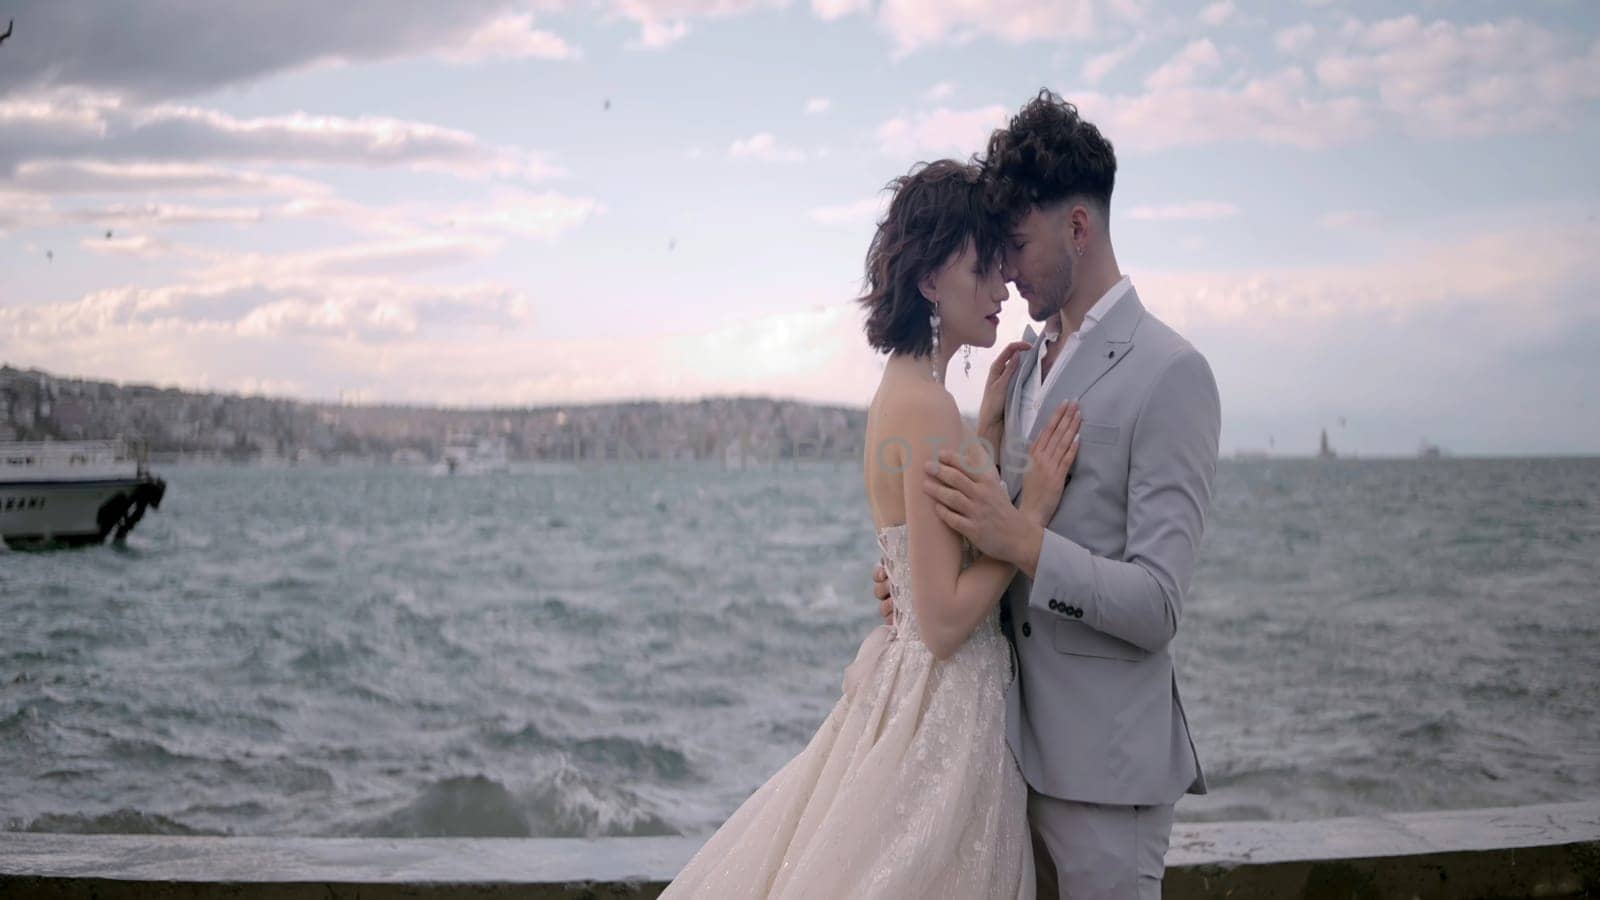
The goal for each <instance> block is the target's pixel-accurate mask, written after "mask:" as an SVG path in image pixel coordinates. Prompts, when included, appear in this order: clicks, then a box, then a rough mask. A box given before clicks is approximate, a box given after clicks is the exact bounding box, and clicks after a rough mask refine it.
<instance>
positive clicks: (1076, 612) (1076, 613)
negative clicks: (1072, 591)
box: [1072, 609, 1083, 619]
mask: <svg viewBox="0 0 1600 900" xmlns="http://www.w3.org/2000/svg"><path fill="white" fill-rule="evenodd" d="M1072 614H1073V615H1074V616H1076V617H1078V618H1080V619H1081V618H1083V610H1081V609H1075V610H1073V611H1072Z"/></svg>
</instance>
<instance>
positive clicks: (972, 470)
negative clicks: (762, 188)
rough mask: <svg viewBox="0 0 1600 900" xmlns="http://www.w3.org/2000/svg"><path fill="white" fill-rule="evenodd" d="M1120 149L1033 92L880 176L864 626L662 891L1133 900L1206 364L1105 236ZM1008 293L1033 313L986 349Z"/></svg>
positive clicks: (1203, 473)
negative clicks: (839, 681) (965, 395)
mask: <svg viewBox="0 0 1600 900" xmlns="http://www.w3.org/2000/svg"><path fill="white" fill-rule="evenodd" d="M1115 175H1116V157H1115V155H1114V154H1113V152H1112V148H1111V144H1110V142H1108V141H1107V140H1106V139H1105V138H1104V137H1103V136H1102V135H1101V134H1100V132H1099V130H1098V129H1096V128H1095V126H1094V125H1092V124H1090V123H1089V122H1087V121H1084V120H1083V119H1082V118H1081V117H1080V116H1079V114H1078V111H1077V109H1076V108H1075V107H1073V106H1072V104H1070V103H1066V102H1063V101H1062V100H1061V99H1059V98H1058V97H1056V96H1055V95H1054V94H1052V93H1050V92H1048V91H1041V92H1040V94H1039V95H1038V96H1037V97H1036V98H1034V99H1033V100H1031V101H1030V102H1029V103H1028V104H1027V105H1026V106H1024V107H1023V108H1022V109H1021V111H1019V112H1018V113H1017V115H1016V116H1015V117H1013V118H1012V120H1011V121H1010V123H1009V124H1008V126H1007V127H1005V128H1003V129H1000V130H998V131H996V132H995V133H994V134H993V136H992V137H991V138H990V141H989V146H988V148H987V152H986V154H985V155H984V156H983V158H982V159H981V161H980V162H978V163H975V164H966V163H960V162H955V161H951V160H943V161H939V162H935V163H931V164H928V165H925V166H919V167H918V168H916V169H913V171H912V173H911V174H909V175H907V176H905V177H903V178H899V179H896V181H895V182H894V183H893V185H892V187H893V190H894V197H893V199H892V201H891V202H890V205H889V210H888V213H887V214H886V215H885V217H884V219H883V221H882V222H881V223H880V224H879V226H878V230H877V233H876V235H875V236H874V237H873V240H872V244H871V247H870V248H869V250H868V252H867V293H866V295H865V296H864V297H862V298H861V299H860V302H861V304H862V306H863V307H864V308H865V311H866V333H867V340H868V342H869V343H870V344H871V345H872V346H873V347H874V348H876V349H878V350H881V351H884V352H886V353H888V354H889V358H888V361H887V363H886V364H885V366H884V372H883V378H882V381H881V382H880V383H879V385H878V389H877V393H876V395H875V396H874V397H873V400H872V404H871V406H870V408H869V410H868V414H867V446H866V453H865V459H864V465H865V484H866V493H867V499H868V502H869V503H870V505H871V508H872V514H873V519H874V521H875V523H876V525H877V526H878V527H877V537H878V542H879V545H880V547H881V548H882V551H883V561H882V565H881V566H880V567H879V570H878V572H877V573H876V574H875V578H876V592H877V595H878V598H879V601H880V611H881V612H882V613H883V616H884V620H885V622H884V625H883V626H882V627H879V628H877V629H875V630H874V631H873V632H872V633H871V634H870V635H869V636H868V637H867V638H866V640H865V641H864V642H863V643H862V645H861V649H860V651H859V652H858V653H857V655H856V658H855V660H854V662H852V663H851V664H850V665H849V667H847V668H846V670H845V673H844V690H843V695H842V696H841V697H840V699H839V701H838V703H837V704H836V705H835V706H834V708H833V710H832V711H831V712H830V713H829V715H828V717H827V719H826V720H825V721H824V722H823V723H822V726H821V727H820V728H819V729H818V731H817V733H816V735H815V736H814V737H813V738H812V739H811V741H810V743H809V744H807V746H806V747H805V749H804V750H802V751H801V752H800V754H799V755H798V756H796V757H795V758H794V759H793V760H791V761H790V762H789V763H788V764H786V765H785V766H784V767H783V768H782V769H781V770H780V771H779V772H778V773H777V774H776V775H774V776H773V777H772V778H771V779H770V780H769V781H768V782H767V783H766V784H764V785H762V786H761V787H760V788H759V789H757V790H756V792H755V793H754V794H753V795H751V796H750V798H749V799H747V800H746V801H745V802H744V804H743V805H741V806H740V807H739V809H738V810H737V811H735V812H734V813H733V815H732V816H731V817H730V818H729V819H728V820H727V822H725V823H724V824H723V826H722V827H721V828H720V829H719V830H718V831H717V832H716V834H715V835H713V836H712V837H711V839H710V840H709V841H708V842H707V843H706V844H705V845H704V846H703V847H702V848H701V849H700V851H699V852H698V853H696V854H695V856H694V858H693V859H691V860H690V861H689V863H688V865H687V866H685V868H684V869H683V871H682V872H681V873H680V874H679V876H678V878H677V879H676V880H675V881H674V882H673V883H672V885H670V886H669V887H668V888H667V890H666V892H665V893H664V894H663V895H662V896H663V897H664V898H680V897H696V898H708V900H725V898H728V900H731V898H747V897H749V898H757V897H759V898H825V900H842V898H886V900H923V898H951V900H986V898H995V900H999V898H1008V900H1009V898H1034V897H1038V898H1041V900H1045V898H1055V897H1060V898H1063V900H1102V898H1106V900H1109V898H1118V900H1123V898H1126V900H1147V898H1158V897H1159V896H1160V894H1161V878H1162V872H1163V867H1164V857H1165V854H1166V850H1167V844H1168V840H1169V837H1170V833H1171V828H1172V814H1173V805H1174V804H1175V803H1176V802H1177V800H1178V799H1179V798H1180V797H1181V796H1182V795H1183V794H1184V793H1186V792H1191V793H1204V792H1205V779H1204V777H1203V776H1202V774H1201V771H1200V764H1199V761H1198V759H1197V757H1196V755H1195V751H1194V745H1193V742H1192V740H1191V738H1190V735H1189V726H1188V722H1187V720H1186V719H1185V716H1184V712H1183V706H1182V704H1181V702H1180V701H1179V697H1178V684H1177V678H1176V675H1175V672H1174V669H1173V663H1172V656H1171V652H1170V646H1171V642H1172V640H1173V637H1174V636H1175V635H1176V633H1177V630H1178V623H1179V621H1180V620H1181V618H1182V613H1183V603H1184V595H1185V593H1186V592H1187V591H1188V587H1189V581H1190V576H1191V574H1192V573H1193V571H1194V565H1195V556H1196V552H1197V550H1198V547H1199V544H1200V536H1201V531H1202V527H1203V524H1204V520H1205V516H1206V510H1207V506H1208V504H1209V500H1210V494H1211V483H1212V479H1213V476H1214V475H1215V472H1216V463H1217V441H1218V432H1219V427H1220V424H1219V419H1220V412H1219V401H1218V397H1217V388H1216V382H1215V380H1214V379H1213V377H1212V374H1211V369H1210V367H1209V366H1208V365H1207V363H1206V360H1205V358H1204V357H1203V356H1201V354H1200V353H1199V352H1198V351H1197V350H1195V348H1194V347H1193V346H1192V345H1191V344H1190V343H1189V342H1188V341H1186V340H1184V338H1183V337H1181V336H1180V335H1178V334H1177V332H1175V331H1173V330H1172V329H1171V328H1170V327H1168V326H1167V325H1166V324H1165V323H1163V322H1161V321H1160V320H1159V319H1157V318H1156V317H1155V316H1154V315H1152V314H1151V313H1150V312H1149V311H1148V310H1147V309H1146V308H1145V307H1144V305H1143V304H1142V303H1141V302H1140V300H1139V296H1138V294H1137V292H1136V291H1135V290H1134V287H1133V285H1132V283H1131V282H1130V281H1129V279H1128V278H1127V276H1125V275H1123V274H1122V272H1121V270H1120V269H1119V267H1118V264H1117V259H1116V255H1115V253H1114V252H1113V250H1112V244H1111V235H1110V231H1109V223H1110V213H1111V191H1112V186H1113V183H1114V181H1115ZM1007 282H1010V283H1012V284H1015V285H1016V288H1017V292H1018V293H1019V294H1020V295H1021V296H1022V297H1023V299H1024V300H1025V301H1026V302H1027V304H1028V314H1029V316H1030V317H1031V318H1032V319H1033V321H1034V322H1035V323H1039V325H1040V326H1041V329H1042V331H1040V332H1039V333H1037V334H1036V333H1035V331H1034V329H1033V328H1032V327H1029V328H1028V329H1027V332H1026V333H1025V335H1024V340H1023V341H1019V342H1016V343H1013V344H1010V345H1008V346H1007V347H1006V348H1004V349H1003V350H1002V351H1001V352H1000V354H999V356H998V357H997V359H996V360H995V362H994V364H993V366H992V367H991V369H990V371H989V373H988V378H987V382H986V385H985V389H984V394H983V400H982V403H981V405H980V409H979V415H978V422H977V428H976V429H975V430H972V429H969V428H968V427H967V425H966V424H965V423H964V422H963V420H962V418H961V415H960V413H959V412H958V410H957V407H956V403H955V400H954V399H953V398H952V397H951V395H950V394H949V393H948V392H947V391H946V390H945V388H944V376H945V372H946V369H947V367H948V366H949V364H950V362H951V360H952V358H953V357H954V356H955V354H956V353H957V352H958V351H959V350H961V349H962V348H963V347H970V346H973V345H976V346H980V347H991V346H994V344H995V342H996V339H997V329H998V326H999V315H998V314H999V311H1000V308H1001V304H1002V303H1003V302H1004V301H1005V300H1006V298H1007V297H1008V290H1007V287H1006V285H1007Z"/></svg>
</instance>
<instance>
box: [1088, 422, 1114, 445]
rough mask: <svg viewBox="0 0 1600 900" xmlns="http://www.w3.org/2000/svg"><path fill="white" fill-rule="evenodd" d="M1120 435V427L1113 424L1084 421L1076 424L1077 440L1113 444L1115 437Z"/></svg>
mask: <svg viewBox="0 0 1600 900" xmlns="http://www.w3.org/2000/svg"><path fill="white" fill-rule="evenodd" d="M1121 436H1122V429H1121V428H1118V427H1117V426H1115V425H1103V424H1101V423H1099V422H1084V423H1082V424H1081V425H1079V426H1078V440H1079V441H1081V442H1083V443H1085V444H1105V445H1110V446H1115V445H1116V443H1117V439H1118V438H1120V437H1121Z"/></svg>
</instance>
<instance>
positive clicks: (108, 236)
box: [106, 228, 111, 241]
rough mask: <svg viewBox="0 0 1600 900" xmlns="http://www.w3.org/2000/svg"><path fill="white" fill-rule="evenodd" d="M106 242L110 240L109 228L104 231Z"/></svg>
mask: <svg viewBox="0 0 1600 900" xmlns="http://www.w3.org/2000/svg"><path fill="white" fill-rule="evenodd" d="M106 240H108V241H109V240H111V229H109V228H107V229H106Z"/></svg>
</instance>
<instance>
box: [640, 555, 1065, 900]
mask: <svg viewBox="0 0 1600 900" xmlns="http://www.w3.org/2000/svg"><path fill="white" fill-rule="evenodd" d="M878 542H879V544H880V545H881V546H882V548H883V552H884V557H885V559H887V560H888V571H889V580H890V584H891V585H892V586H893V593H894V597H895V627H894V628H890V627H888V626H881V627H879V628H877V629H875V630H874V631H873V632H872V633H871V634H870V635H868V637H867V639H866V640H865V641H863V642H862V645H861V649H860V651H859V652H858V653H857V655H856V659H855V662H853V663H851V664H850V666H849V667H848V668H846V669H845V675H844V695H843V696H842V697H840V698H839V702H838V703H837V704H835V706H834V707H833V711H832V712H830V713H829V714H828V718H827V719H826V720H825V721H824V722H823V723H822V727H821V728H819V729H818V730H817V733H816V735H815V736H814V737H812V739H811V742H810V743H809V744H807V745H806V748H805V749H804V750H802V751H800V755H798V756H796V757H795V758H794V759H792V760H790V761H789V763H788V764H787V765H785V766H784V767H783V768H782V769H780V770H779V771H778V773H777V774H776V775H774V776H772V778H771V780H769V781H768V782H767V783H766V784H764V785H762V786H761V787H760V788H759V789H757V790H756V792H755V793H754V794H752V795H751V796H750V797H749V799H747V800H745V802H744V804H743V805H741V806H740V807H739V808H738V809H737V810H736V811H735V812H734V813H733V815H732V816H731V817H729V819H728V821H727V822H725V823H723V825H722V827H721V828H720V829H718V830H717V833H716V834H714V835H712V836H711V839H710V840H709V841H707V842H706V844H705V846H703V847H701V848H700V851H699V852H698V853H696V854H695V856H694V858H693V859H691V860H689V864H688V865H686V866H685V867H684V869H683V871H682V872H680V873H679V875H678V877H677V878H676V879H675V880H674V881H673V882H672V884H671V885H670V886H669V887H668V888H667V890H666V892H665V893H663V894H662V895H661V897H662V898H663V900H681V898H691V897H692V898H700V900H736V898H756V897H760V898H783V900H796V898H818V900H846V898H881V900H925V898H949V900H991V898H992V900H1032V898H1033V896H1034V873H1033V851H1032V846H1031V844H1030V842H1029V841H1030V839H1029V835H1028V822H1027V787H1026V785H1025V784H1024V782H1023V780H1022V773H1021V772H1020V771H1019V770H1018V768H1017V765H1016V763H1015V761H1014V760H1013V759H1012V758H1011V751H1010V750H1009V749H1008V748H1007V747H1006V740H1005V715H1006V711H1005V710H1006V707H1005V690H1006V686H1007V682H1008V681H1009V679H1010V678H1011V661H1010V648H1009V647H1008V646H1007V645H1006V639H1005V636H1004V635H1003V634H1001V632H1000V626H999V618H998V612H992V613H990V614H989V616H988V618H986V619H985V620H984V621H983V623H982V624H980V625H979V626H978V627H977V628H976V629H974V630H973V633H972V635H971V637H969V638H968V639H967V642H966V643H965V644H963V645H962V647H961V648H960V649H959V650H957V651H956V652H955V654H954V655H952V656H951V657H950V658H949V659H947V660H944V661H942V662H941V661H938V660H935V659H934V658H933V654H932V653H930V652H929V651H928V648H927V647H926V646H925V645H924V644H923V643H922V639H921V638H920V637H919V635H918V630H917V620H916V615H915V614H914V612H913V608H912V605H911V579H910V577H909V572H908V568H909V567H908V565H907V563H906V527H905V526H904V525H892V526H889V527H887V528H884V529H881V530H879V532H878ZM969 557H970V553H969ZM969 561H970V560H969Z"/></svg>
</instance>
